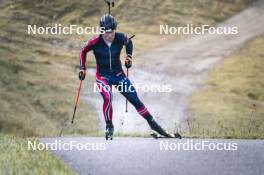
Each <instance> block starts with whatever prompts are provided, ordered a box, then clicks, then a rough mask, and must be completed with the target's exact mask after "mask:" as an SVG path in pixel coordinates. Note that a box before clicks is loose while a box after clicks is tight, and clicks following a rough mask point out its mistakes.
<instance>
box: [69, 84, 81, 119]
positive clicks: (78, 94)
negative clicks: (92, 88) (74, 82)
mask: <svg viewBox="0 0 264 175" xmlns="http://www.w3.org/2000/svg"><path fill="white" fill-rule="evenodd" d="M82 82H83V80H81V81H80V86H79V89H78V93H77V96H76V102H75V107H74V111H73V116H72V121H71V123H72V124H73V121H74V118H75V113H76V109H77V106H78V102H79V97H80V92H81V88H82Z"/></svg>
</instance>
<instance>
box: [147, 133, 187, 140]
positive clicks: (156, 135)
mask: <svg viewBox="0 0 264 175" xmlns="http://www.w3.org/2000/svg"><path fill="white" fill-rule="evenodd" d="M169 135H170V136H169V137H167V136H163V135H159V134H157V133H151V134H150V136H151V137H153V138H154V139H162V138H164V139H165V138H167V139H168V138H176V139H182V136H181V135H180V134H179V133H174V134H169Z"/></svg>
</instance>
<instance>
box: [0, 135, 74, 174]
mask: <svg viewBox="0 0 264 175" xmlns="http://www.w3.org/2000/svg"><path fill="white" fill-rule="evenodd" d="M27 140H29V139H26V138H19V137H14V136H10V135H4V134H0V150H1V153H0V174H4V175H11V174H15V175H25V174H26V175H36V174H38V175H47V174H49V175H75V174H76V173H75V172H73V171H72V170H71V169H70V168H68V167H66V166H65V165H64V164H63V162H61V161H60V160H59V159H58V158H57V157H55V156H54V155H53V154H52V153H51V152H49V151H33V150H28V148H27ZM30 140H32V141H33V139H30Z"/></svg>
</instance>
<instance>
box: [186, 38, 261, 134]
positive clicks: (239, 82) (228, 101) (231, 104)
mask: <svg viewBox="0 0 264 175" xmlns="http://www.w3.org/2000/svg"><path fill="white" fill-rule="evenodd" d="M263 58H264V37H263V36H262V37H259V38H257V39H256V40H254V41H252V42H251V43H249V44H248V45H247V46H245V47H244V48H243V49H242V50H241V51H240V52H239V53H237V54H234V55H232V56H230V57H228V58H226V59H225V60H224V61H223V63H222V64H221V65H219V66H218V67H217V68H216V69H215V70H213V71H211V72H210V73H209V76H208V79H207V81H206V86H205V87H204V89H202V90H201V91H200V92H197V93H196V94H194V95H193V98H192V109H193V118H192V119H191V123H192V125H193V126H192V127H194V128H193V129H192V132H193V133H194V134H196V135H207V136H210V137H211V136H213V137H216V136H218V137H232V138H264V135H263V134H264V83H263V77H264V68H263V67H264V61H263Z"/></svg>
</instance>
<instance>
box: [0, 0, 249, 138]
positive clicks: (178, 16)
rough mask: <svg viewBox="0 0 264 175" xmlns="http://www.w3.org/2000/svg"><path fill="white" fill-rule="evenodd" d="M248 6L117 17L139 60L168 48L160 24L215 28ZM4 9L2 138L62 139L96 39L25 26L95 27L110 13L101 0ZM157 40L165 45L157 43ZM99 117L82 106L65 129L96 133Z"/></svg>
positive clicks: (139, 11)
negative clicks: (89, 44) (82, 55)
mask: <svg viewBox="0 0 264 175" xmlns="http://www.w3.org/2000/svg"><path fill="white" fill-rule="evenodd" d="M250 2H251V1H250V0H232V1H230V0H224V1H223V0H216V1H212V0H201V1H196V0H191V1H185V0H179V1H173V0H166V1H163V0H158V1H150V0H149V1H144V3H142V1H139V0H136V1H125V0H120V1H118V3H117V6H116V8H115V9H114V10H113V14H114V15H116V16H117V18H118V20H119V26H120V27H119V29H120V30H122V31H125V32H127V33H129V34H132V33H134V34H136V35H137V37H136V38H135V40H134V41H135V43H136V46H137V47H136V48H135V49H136V53H138V52H142V51H145V50H147V49H149V48H153V47H157V46H159V45H162V44H164V43H166V42H167V41H168V38H167V37H161V36H157V35H156V33H157V32H156V31H157V30H156V28H157V27H158V26H157V24H160V23H167V24H173V25H185V24H186V23H193V24H196V25H199V24H202V23H206V24H215V23H217V22H219V21H222V20H224V19H226V18H228V17H230V16H232V15H234V14H235V13H237V12H238V11H240V10H241V9H243V8H245V7H246V6H247V5H248V4H249V3H250ZM0 8H1V11H0V18H1V23H0V89H1V91H0V105H1V111H0V131H1V132H7V133H14V134H19V135H27V136H29V135H45V136H47V135H49V136H51V135H57V134H58V132H59V128H60V127H61V125H62V124H63V123H64V122H65V121H67V120H68V119H69V118H70V117H71V114H72V110H73V109H72V108H73V104H74V98H75V94H76V89H77V86H78V79H77V76H76V74H77V70H78V52H79V49H80V48H81V45H83V42H84V41H86V40H87V38H89V37H90V36H77V35H70V36H65V35H27V25H28V24H36V25H38V26H49V25H53V24H55V23H61V24H63V25H69V24H72V23H73V24H77V25H81V26H82V25H83V26H85V25H97V23H98V19H99V17H100V16H101V15H102V14H104V13H105V12H106V9H107V8H106V6H105V5H104V2H103V1H98V0H91V1H86V0H81V1H77V0H73V1H70V0H58V1H47V0H37V1H34V2H32V1H30V0H16V1H7V0H2V1H0ZM153 9H155V10H153ZM135 26H136V27H135ZM157 39H159V41H161V42H154V41H156V40H157ZM90 60H91V59H90ZM89 65H94V63H93V62H90V64H89ZM93 111H94V110H93V108H92V107H91V106H90V105H89V104H86V103H84V102H83V101H82V102H81V105H80V107H79V109H78V113H77V115H78V118H77V120H78V122H77V123H76V125H74V127H69V128H68V129H67V132H68V134H75V133H78V134H87V133H96V132H97V130H98V124H97V120H98V119H97V117H96V114H95V113H94V112H93Z"/></svg>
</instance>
